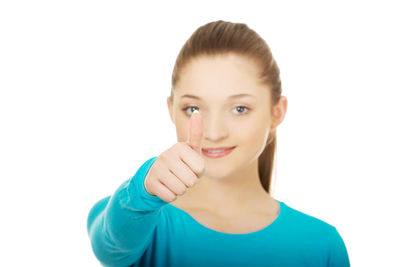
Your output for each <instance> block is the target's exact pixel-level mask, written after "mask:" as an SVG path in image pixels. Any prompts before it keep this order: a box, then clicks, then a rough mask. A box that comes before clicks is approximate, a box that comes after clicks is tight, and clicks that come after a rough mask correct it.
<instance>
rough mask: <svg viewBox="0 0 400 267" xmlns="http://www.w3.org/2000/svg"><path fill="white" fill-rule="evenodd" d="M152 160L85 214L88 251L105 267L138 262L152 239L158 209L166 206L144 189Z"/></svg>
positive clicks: (158, 212)
mask: <svg viewBox="0 0 400 267" xmlns="http://www.w3.org/2000/svg"><path fill="white" fill-rule="evenodd" d="M156 158H157V157H153V158H151V159H149V160H147V161H146V162H145V163H144V164H143V165H142V166H141V167H140V168H139V170H138V171H137V172H136V174H135V175H134V176H133V177H132V178H130V179H129V180H127V181H125V182H124V183H123V184H122V185H121V186H120V187H118V189H117V190H116V191H115V193H114V194H113V195H112V196H108V197H106V198H103V199H101V200H100V201H98V202H97V203H96V204H95V205H94V206H93V207H92V209H91V210H90V212H89V215H88V219H87V230H88V233H89V238H90V241H91V245H92V249H93V252H94V254H95V256H96V257H97V259H98V260H99V261H100V262H101V263H102V264H103V265H105V266H107V265H110V266H129V265H132V264H134V263H136V262H138V261H139V259H140V258H141V256H142V255H143V254H144V252H145V250H146V249H147V248H148V246H149V244H150V242H151V240H152V236H153V234H154V230H155V227H156V225H157V222H158V220H159V215H160V211H161V208H162V207H163V206H164V205H166V204H168V202H165V201H164V200H162V199H161V198H159V197H158V196H155V195H150V194H149V193H148V192H147V191H146V189H145V187H144V178H145V177H146V175H147V173H148V171H149V169H150V167H151V165H152V164H153V163H154V161H155V160H156Z"/></svg>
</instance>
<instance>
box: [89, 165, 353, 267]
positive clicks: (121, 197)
mask: <svg viewBox="0 0 400 267" xmlns="http://www.w3.org/2000/svg"><path fill="white" fill-rule="evenodd" d="M156 159H157V157H153V158H150V159H148V160H147V161H146V162H145V163H144V164H142V165H141V166H140V168H139V169H138V170H137V172H136V173H135V175H134V176H133V177H131V178H130V179H128V180H127V181H125V182H124V183H123V184H122V185H120V186H119V187H118V189H117V190H116V191H115V192H114V194H113V195H111V196H108V197H105V198H103V199H101V200H99V201H98V202H97V203H96V204H95V205H94V206H93V207H92V208H91V210H90V212H89V215H88V218H87V230H88V234H89V238H90V242H91V246H92V250H93V252H94V255H95V256H96V257H97V259H98V260H99V261H100V263H101V264H102V265H103V266H134V267H139V266H166V267H168V266H171V267H180V266H182V267H183V266H190V267H201V266H204V267H205V266H207V267H209V266H213V267H214V266H249V267H251V266H274V267H280V266H282V267H283V266H308V267H312V266H318V267H320V266H328V267H339V266H340V267H347V266H350V262H349V257H348V254H347V250H346V246H345V244H344V241H343V239H342V238H341V236H340V234H339V233H338V231H337V229H336V228H335V227H334V226H332V225H330V224H328V223H326V222H324V221H322V220H320V219H317V218H315V217H312V216H310V215H307V214H305V213H302V212H300V211H298V210H295V209H293V208H291V207H290V206H288V205H286V204H285V203H284V202H281V201H278V202H279V204H280V211H279V215H278V217H277V218H276V219H275V220H274V221H273V222H272V223H271V224H270V225H268V226H267V227H265V228H264V229H261V230H258V231H256V232H252V233H246V234H232V233H223V232H219V231H215V230H213V229H210V228H207V227H205V226H204V225H202V224H200V223H199V222H198V221H196V220H195V219H194V218H193V217H191V216H190V215H189V214H188V213H186V212H185V211H183V210H182V209H179V208H178V207H175V206H173V205H171V204H169V202H165V201H164V200H162V199H161V198H159V197H158V196H155V195H150V194H149V193H148V192H147V191H146V189H145V187H144V179H145V177H146V175H147V173H148V171H149V169H150V167H151V165H152V164H153V163H154V161H155V160H156Z"/></svg>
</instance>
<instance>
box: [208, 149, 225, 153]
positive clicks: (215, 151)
mask: <svg viewBox="0 0 400 267" xmlns="http://www.w3.org/2000/svg"><path fill="white" fill-rule="evenodd" d="M206 151H207V152H208V153H219V152H223V151H225V149H222V150H206Z"/></svg>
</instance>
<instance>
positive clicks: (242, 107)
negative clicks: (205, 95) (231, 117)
mask: <svg viewBox="0 0 400 267" xmlns="http://www.w3.org/2000/svg"><path fill="white" fill-rule="evenodd" d="M192 108H194V109H197V110H198V111H199V112H200V110H199V108H198V107H196V106H189V107H186V108H183V109H182V110H183V111H185V112H187V110H188V109H191V110H192ZM235 109H236V110H238V109H239V110H242V111H243V109H246V110H247V111H248V110H249V108H247V107H245V106H237V107H235ZM193 111H194V110H192V112H193ZM246 113H247V112H240V111H239V113H238V114H239V115H241V114H246ZM189 115H190V116H191V115H192V113H190V114H189Z"/></svg>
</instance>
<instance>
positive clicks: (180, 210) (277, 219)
mask: <svg viewBox="0 0 400 267" xmlns="http://www.w3.org/2000/svg"><path fill="white" fill-rule="evenodd" d="M277 201H278V203H279V213H278V216H277V217H276V218H275V220H273V221H272V222H271V223H270V224H269V225H267V226H266V227H264V228H262V229H260V230H257V231H254V232H250V233H243V234H241V233H225V232H220V231H217V230H214V229H211V228H208V227H207V226H205V225H203V224H201V223H200V222H198V221H197V220H196V219H195V218H193V217H192V216H191V215H190V214H189V213H187V212H186V211H184V210H183V209H181V208H178V207H176V206H174V205H171V204H170V205H169V206H172V207H173V208H174V209H175V210H178V211H179V212H181V213H183V214H184V215H185V216H186V217H189V220H191V221H192V222H193V223H194V224H196V225H198V226H199V227H200V228H203V229H204V230H206V231H208V232H211V233H215V234H219V235H225V236H249V235H257V234H261V233H262V232H265V231H267V230H270V229H271V227H274V225H275V224H277V223H278V222H279V221H280V220H282V216H283V213H284V209H285V203H284V202H282V201H279V200H277Z"/></svg>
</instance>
